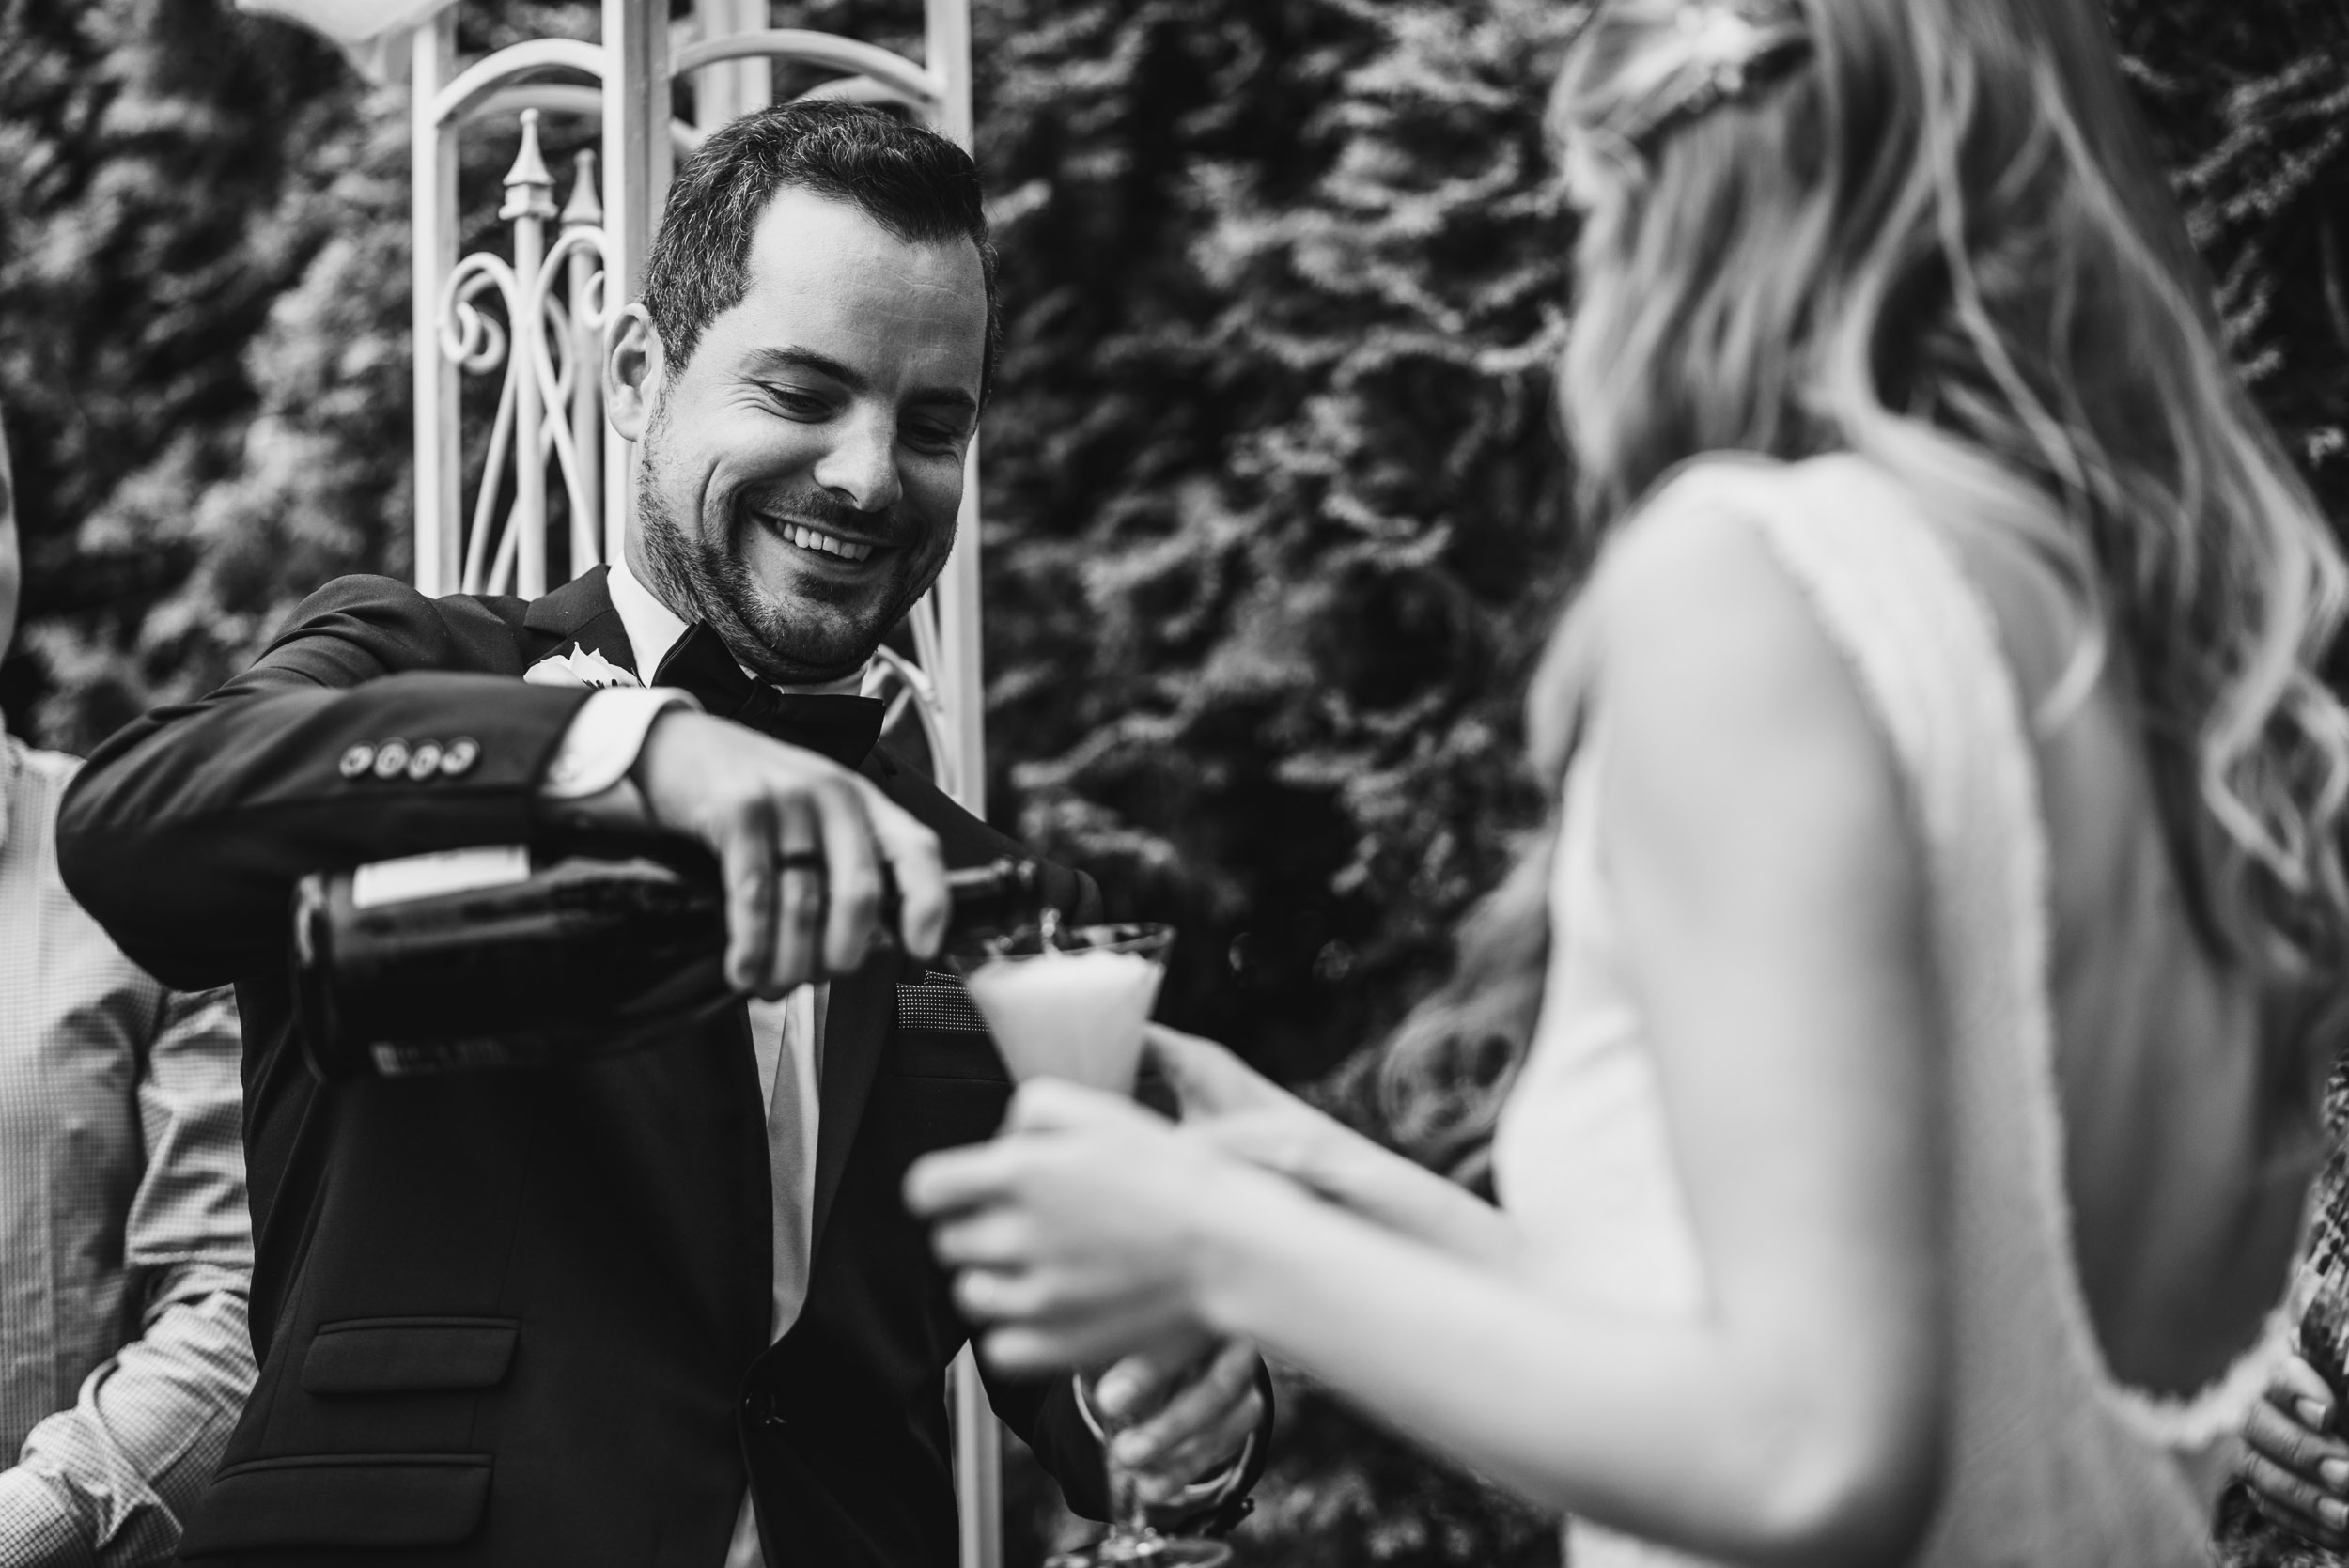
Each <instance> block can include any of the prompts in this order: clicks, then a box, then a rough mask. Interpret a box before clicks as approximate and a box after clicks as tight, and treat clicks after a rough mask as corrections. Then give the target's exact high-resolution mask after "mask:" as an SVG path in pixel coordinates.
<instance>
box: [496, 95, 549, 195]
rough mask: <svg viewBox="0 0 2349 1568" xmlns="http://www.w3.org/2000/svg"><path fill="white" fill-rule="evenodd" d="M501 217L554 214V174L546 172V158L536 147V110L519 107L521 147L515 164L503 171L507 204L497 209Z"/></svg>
mask: <svg viewBox="0 0 2349 1568" xmlns="http://www.w3.org/2000/svg"><path fill="white" fill-rule="evenodd" d="M498 216H499V217H501V218H507V219H511V218H552V217H553V216H554V176H552V175H551V174H549V173H548V172H547V161H546V158H545V157H544V156H543V155H542V154H541V153H540V152H539V151H538V111H537V110H536V109H524V110H523V111H522V145H521V151H519V152H517V153H515V154H514V166H513V167H512V168H510V169H508V170H506V205H505V206H504V207H501V208H499V209H498Z"/></svg>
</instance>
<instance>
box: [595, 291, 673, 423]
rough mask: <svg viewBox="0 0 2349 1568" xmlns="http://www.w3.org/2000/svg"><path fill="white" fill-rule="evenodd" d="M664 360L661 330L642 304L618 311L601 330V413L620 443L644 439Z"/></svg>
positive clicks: (650, 418)
mask: <svg viewBox="0 0 2349 1568" xmlns="http://www.w3.org/2000/svg"><path fill="white" fill-rule="evenodd" d="M664 358H665V356H664V355H663V353H662V351H661V333H660V330H659V329H658V328H656V327H654V325H653V324H652V318H651V317H650V316H648V315H646V312H645V307H644V305H643V304H641V303H638V304H631V305H630V306H629V307H628V308H627V309H626V310H623V311H621V312H620V314H619V315H618V316H616V317H614V318H613V320H612V324H611V325H610V326H609V327H606V328H605V329H604V333H603V407H604V413H605V416H606V417H607V418H609V419H610V420H611V421H612V428H613V429H614V430H615V431H617V432H619V435H620V439H621V440H623V441H642V440H644V439H645V427H646V425H647V424H649V423H651V420H652V400H653V398H654V397H655V396H657V389H658V388H659V386H660V384H661V373H662V365H663V361H664Z"/></svg>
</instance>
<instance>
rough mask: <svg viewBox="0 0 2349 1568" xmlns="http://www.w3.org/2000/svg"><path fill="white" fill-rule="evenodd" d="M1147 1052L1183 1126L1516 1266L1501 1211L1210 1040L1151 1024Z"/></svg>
mask: <svg viewBox="0 0 2349 1568" xmlns="http://www.w3.org/2000/svg"><path fill="white" fill-rule="evenodd" d="M1150 1055H1151V1057H1152V1058H1153V1060H1155V1061H1156V1062H1157V1063H1158V1065H1159V1069H1160V1070H1161V1071H1162V1072H1163V1073H1164V1074H1165V1075H1166V1078H1167V1080H1168V1081H1169V1082H1170V1083H1172V1084H1173V1085H1174V1086H1175V1094H1176V1095H1177V1096H1178V1097H1179V1098H1180V1100H1181V1102H1182V1109H1183V1127H1184V1130H1185V1131H1186V1132H1188V1133H1190V1134H1191V1135H1193V1136H1195V1137H1198V1138H1200V1139H1203V1140H1205V1141H1207V1142H1209V1143H1211V1144H1213V1145H1214V1146H1215V1147H1217V1148H1218V1149H1221V1151H1222V1152H1224V1153H1225V1154H1230V1155H1237V1156H1238V1157H1240V1158H1242V1159H1244V1160H1246V1161H1248V1162H1249V1163H1250V1164H1252V1165H1256V1166H1260V1167H1262V1168H1263V1169H1265V1170H1267V1171H1270V1172H1273V1173H1275V1174H1276V1175H1282V1176H1286V1177H1287V1178H1288V1179H1289V1180H1291V1181H1293V1182H1296V1183H1297V1184H1298V1185H1299V1186H1300V1187H1303V1188H1307V1189H1308V1190H1310V1191H1312V1192H1314V1193H1316V1194H1318V1195H1319V1196H1321V1197H1323V1198H1326V1199H1328V1200H1329V1201H1330V1202H1331V1203H1336V1204H1338V1205H1339V1206H1340V1207H1342V1208H1346V1209H1349V1210H1351V1211H1353V1212H1354V1213H1355V1214H1358V1215H1360V1216H1361V1218H1363V1219H1367V1220H1369V1221H1370V1222H1371V1223H1372V1224H1374V1225H1378V1226H1382V1227H1384V1228H1385V1229H1387V1230H1391V1231H1394V1232H1397V1233H1398V1234H1403V1235H1407V1236H1409V1237H1411V1238H1412V1239H1413V1240H1415V1241H1419V1242H1422V1243H1424V1244H1425V1245H1427V1246H1430V1247H1435V1248H1439V1249H1440V1250H1444V1251H1447V1252H1452V1253H1455V1254H1456V1255H1458V1256H1460V1257H1467V1258H1475V1259H1478V1260H1479V1261H1481V1262H1483V1263H1485V1264H1486V1265H1490V1266H1492V1267H1496V1268H1505V1267H1509V1266H1512V1265H1514V1263H1515V1261H1516V1259H1517V1230H1516V1227H1515V1226H1513V1225H1512V1224H1511V1223H1510V1222H1509V1219H1508V1218H1507V1217H1506V1216H1505V1215H1503V1214H1501V1211H1500V1210H1498V1209H1496V1208H1494V1207H1493V1206H1492V1205H1491V1204H1490V1203H1486V1202H1485V1201H1484V1200H1482V1199H1480V1198H1478V1197H1476V1196H1475V1195H1474V1194H1473V1193H1470V1192H1468V1191H1466V1190H1464V1189H1463V1188H1460V1187H1459V1186H1458V1185H1456V1184H1455V1183H1453V1182H1448V1181H1446V1180H1444V1179H1443V1178H1442V1177H1441V1176H1439V1175H1437V1174H1435V1173H1434V1172H1431V1171H1428V1170H1426V1169H1425V1168H1423V1167H1422V1166H1418V1165H1414V1164H1412V1163H1411V1162H1410V1161H1409V1160H1408V1159H1405V1158H1404V1157H1401V1156H1400V1155H1397V1154H1395V1153H1394V1152H1392V1150H1389V1149H1383V1148H1381V1147H1379V1146H1378V1145H1377V1143H1374V1142H1372V1141H1370V1140H1369V1139H1367V1138H1364V1137H1363V1136H1362V1135H1361V1133H1359V1132H1356V1131H1354V1130H1353V1129H1352V1128H1351V1127H1348V1126H1344V1125H1343V1124H1341V1123H1340V1122H1339V1121H1338V1120H1337V1119H1336V1118H1334V1117H1332V1116H1330V1115H1328V1114H1326V1113H1324V1112H1322V1111H1320V1110H1315V1109H1314V1108H1313V1107H1312V1106H1310V1105H1307V1104H1306V1103H1305V1102H1304V1101H1303V1100H1300V1099H1299V1098H1298V1097H1297V1096H1296V1095H1294V1094H1290V1093H1289V1092H1288V1091H1287V1090H1285V1089H1283V1088H1282V1087H1281V1086H1280V1085H1278V1084H1276V1083H1274V1082H1273V1081H1272V1080H1271V1079H1268V1078H1266V1077H1264V1076H1263V1075H1262V1074H1260V1073H1258V1072H1257V1071H1256V1070H1255V1069H1254V1068H1252V1067H1251V1066H1249V1065H1248V1064H1247V1063H1244V1062H1242V1061H1241V1060H1240V1059H1239V1058H1238V1057H1237V1056H1235V1055H1233V1054H1232V1053H1231V1052H1230V1051H1228V1050H1226V1049H1224V1048H1222V1047H1221V1046H1219V1045H1217V1044H1216V1043H1215V1042H1214V1041H1212V1040H1203V1039H1201V1038H1200V1037H1199V1036H1197V1035H1195V1034H1184V1033H1181V1032H1178V1031H1175V1030H1172V1029H1167V1028H1165V1027H1163V1026H1162V1025H1158V1024H1153V1025H1152V1026H1151V1027H1150Z"/></svg>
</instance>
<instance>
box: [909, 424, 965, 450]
mask: <svg viewBox="0 0 2349 1568" xmlns="http://www.w3.org/2000/svg"><path fill="white" fill-rule="evenodd" d="M904 428H905V439H906V444H907V445H908V446H910V447H912V448H913V449H914V450H915V451H917V452H951V451H953V450H954V449H955V447H956V446H957V444H959V443H960V442H961V441H962V427H960V426H957V425H908V426H906V427H904Z"/></svg>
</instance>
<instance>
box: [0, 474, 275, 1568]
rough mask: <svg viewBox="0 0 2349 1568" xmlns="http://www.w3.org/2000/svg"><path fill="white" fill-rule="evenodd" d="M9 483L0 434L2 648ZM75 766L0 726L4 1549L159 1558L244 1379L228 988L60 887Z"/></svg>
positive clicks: (60, 1563)
mask: <svg viewBox="0 0 2349 1568" xmlns="http://www.w3.org/2000/svg"><path fill="white" fill-rule="evenodd" d="M14 501H15V487H14V484H13V476H12V474H11V473H10V470H9V467H8V446H7V441H6V438H5V434H0V654H4V653H6V651H7V649H8V642H9V639H10V637H11V634H12V633H13V632H14V630H15V623H16V611H17V597H18V588H19V584H20V579H21V573H20V570H19V556H18V551H17V542H16V511H15V505H14ZM79 766H80V764H79V763H78V762H76V761H75V759H73V758H71V757H68V756H63V755H60V754H58V753H54V752H41V751H35V750H34V749H33V748H31V747H29V746H27V745H25V744H24V742H23V740H21V739H19V738H17V737H14V736H11V735H8V734H7V733H6V732H5V728H0V1442H5V1444H6V1449H5V1452H6V1453H8V1454H10V1455H13V1456H14V1461H15V1462H14V1464H13V1466H12V1467H8V1468H5V1469H0V1568H53V1565H54V1568H64V1565H66V1564H74V1565H76V1568H81V1565H87V1564H99V1565H102V1568H132V1564H144V1563H154V1562H162V1561H165V1560H169V1559H170V1557H171V1555H172V1553H173V1551H174V1549H175V1548H177V1546H178V1545H179V1533H180V1521H181V1519H182V1518H183V1517H184V1516H185V1514H187V1512H188V1509H189V1508H190V1506H191V1505H192V1504H193V1503H194V1499H195V1496H196V1494H197V1493H198V1492H199V1491H200V1490H201V1489H202V1487H203V1485H204V1483H206V1482H207V1481H208V1480H209V1479H210V1475H211V1472H212V1468H213V1467H214V1466H215V1465H216V1464H218V1462H219V1459H220V1453H221V1450H222V1448H223V1446H224V1445H225V1444H226V1442H227V1439H228V1432H229V1429H230V1427H231V1426H233V1425H234V1424H235V1421H236V1419H237V1415H238V1413H239V1412H240V1411H241V1409H242V1407H243V1405H244V1399H245V1394H246V1392H247V1390H248V1389H250V1388H251V1387H252V1384H253V1375H254V1371H253V1346H252V1341H251V1338H250V1336H249V1334H248V1332H247V1329H246V1327H245V1296H246V1290H247V1286H248V1282H249V1280H250V1276H251V1273H252V1267H253V1242H252V1234H251V1220H250V1219H249V1217H248V1214H247V1211H246V1208H245V1189H244V1151H243V1145H242V1141H241V1115H242V1105H241V1086H240V1083H239V1078H238V1064H239V1061H240V1057H241V1041H240V1036H239V1031H238V1027H237V1006H236V1001H235V998H234V995H233V993H231V992H230V991H228V990H226V989H222V990H217V991H205V992H196V993H187V992H176V991H172V990H169V989H167V988H166V987H165V986H163V984H162V983H161V982H159V981H157V980H156V979H154V978H153V977H152V976H150V975H148V973H147V972H146V971H145V970H141V969H140V968H138V967H137V966H136V965H134V964H132V962H131V960H130V959H128V958H126V957H124V956H123V955H122V953H121V951H120V950H119V949H117V947H116V946H115V944H114V942H113V941H112V940H111V939H108V938H107V936H106V934H105V933H104V932H103V931H101V929H100V928H99V926H98V924H97V922H95V921H93V920H91V919H90V918H89V916H88V915H87V914H86V913H84V912H83V910H82V908H81V907H80V906H79V905H77V904H76V903H74V901H73V898H72V895H71V894H70V893H67V892H66V889H65V885H64V883H63V882H61V881H60V880H59V879H58V876H57V857H56V847H55V843H54V839H55V828H56V820H57V807H58V803H59V801H60V800H63V799H64V796H65V789H66V784H67V782H68V781H69V780H70V779H71V778H72V776H73V772H74V769H75V768H77V767H79Z"/></svg>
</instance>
